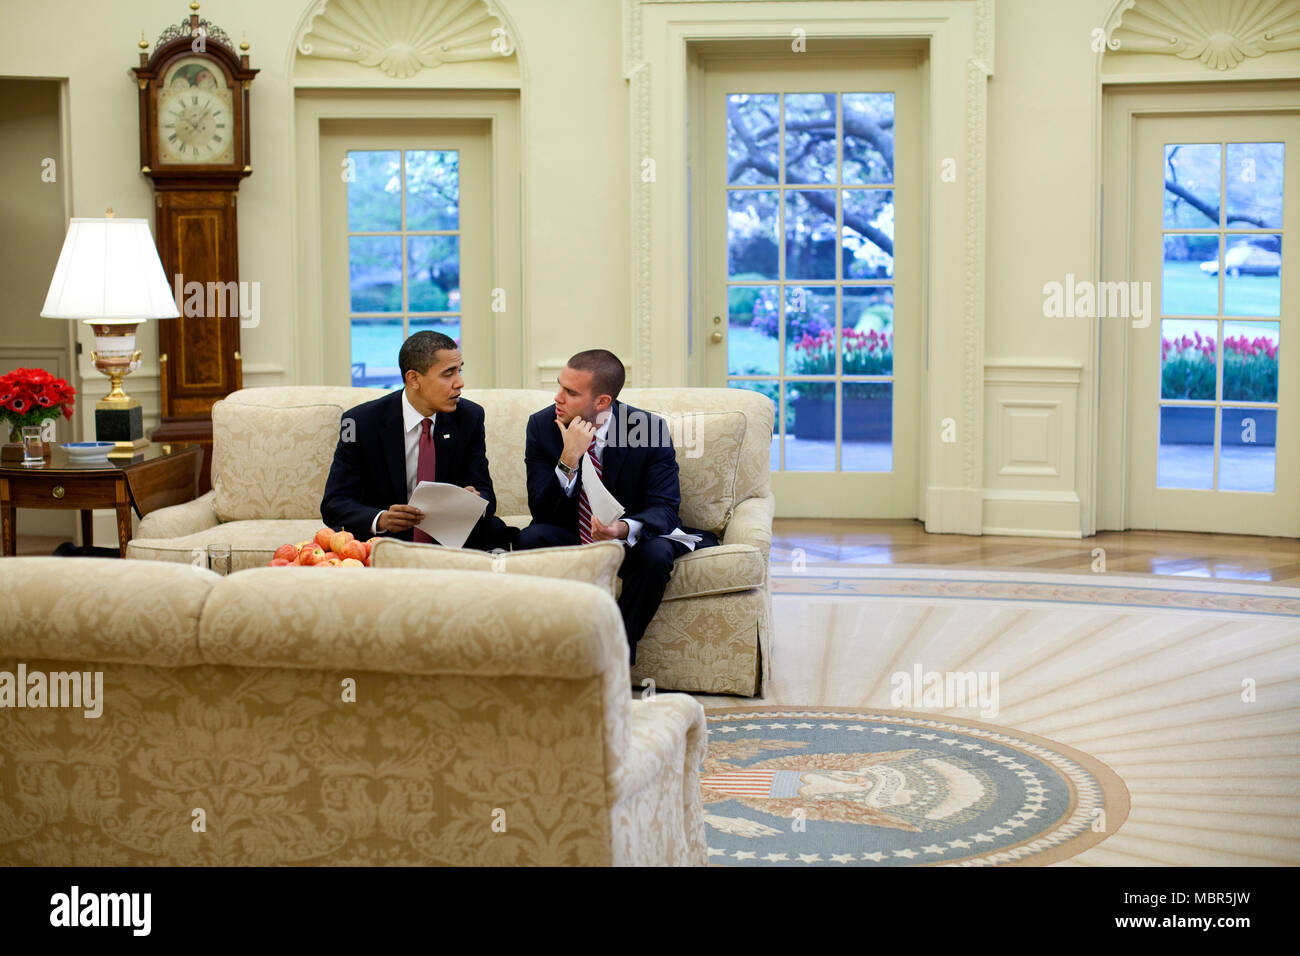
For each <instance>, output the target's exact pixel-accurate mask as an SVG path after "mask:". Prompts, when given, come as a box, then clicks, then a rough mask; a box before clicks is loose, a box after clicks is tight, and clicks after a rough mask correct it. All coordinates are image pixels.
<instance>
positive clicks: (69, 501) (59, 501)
mask: <svg viewBox="0 0 1300 956" xmlns="http://www.w3.org/2000/svg"><path fill="white" fill-rule="evenodd" d="M6 477H7V478H9V494H10V495H11V497H12V501H11V504H13V506H14V507H16V508H112V507H113V506H114V503H115V502H116V496H115V491H114V489H115V488H116V486H117V484H118V483H119V482H122V481H124V480H125V476H123V477H121V478H114V477H112V476H111V475H105V476H104V477H103V478H82V477H77V478H68V477H66V476H60V475H23V476H22V477H21V478H14V477H9V476H6ZM125 490H126V489H125V487H124V488H123V491H125Z"/></svg>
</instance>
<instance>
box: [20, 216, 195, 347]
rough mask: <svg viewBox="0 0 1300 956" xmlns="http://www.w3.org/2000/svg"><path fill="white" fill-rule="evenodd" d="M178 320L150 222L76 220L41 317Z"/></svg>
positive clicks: (98, 320)
mask: <svg viewBox="0 0 1300 956" xmlns="http://www.w3.org/2000/svg"><path fill="white" fill-rule="evenodd" d="M179 315H180V312H178V311H177V310H176V301H175V299H173V297H172V290H171V287H170V286H169V285H168V284H167V276H166V274H164V272H163V267H162V261H161V260H160V259H159V258H158V249H157V247H156V246H155V245H154V242H153V236H152V235H151V234H150V232H149V221H148V220H147V219H73V220H72V221H71V223H70V224H69V225H68V235H67V236H66V237H65V238H64V240H63V251H62V252H60V253H59V264H58V265H57V266H55V267H54V278H53V279H51V280H50V291H49V293H48V294H47V295H46V296H45V308H43V309H41V316H42V317H43V318H46V319H83V320H85V321H86V322H88V323H92V322H93V323H103V324H117V323H134V322H143V321H145V320H146V319H174V318H176V317H177V316H179Z"/></svg>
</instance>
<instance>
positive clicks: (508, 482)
mask: <svg viewBox="0 0 1300 956" xmlns="http://www.w3.org/2000/svg"><path fill="white" fill-rule="evenodd" d="M553 396H554V392H545V391H541V390H540V389H532V388H529V389H524V388H481V389H473V388H467V389H465V390H464V391H463V392H461V397H462V398H468V399H469V400H470V401H471V402H478V403H479V404H480V405H482V406H483V431H484V444H485V446H486V451H487V459H488V469H489V470H490V471H491V472H492V490H493V491H494V492H496V499H497V514H499V515H503V516H504V515H511V514H524V515H526V514H528V470H527V468H526V467H525V466H524V432H525V430H526V428H527V425H528V416H530V415H532V414H533V412H535V411H537V410H538V409H539V408H545V407H546V403H547V402H550V401H553V400H554V398H553ZM529 520H531V518H530V519H529ZM507 523H509V522H507ZM527 523H528V522H527V521H525V522H524V524H525V525H526V524H527Z"/></svg>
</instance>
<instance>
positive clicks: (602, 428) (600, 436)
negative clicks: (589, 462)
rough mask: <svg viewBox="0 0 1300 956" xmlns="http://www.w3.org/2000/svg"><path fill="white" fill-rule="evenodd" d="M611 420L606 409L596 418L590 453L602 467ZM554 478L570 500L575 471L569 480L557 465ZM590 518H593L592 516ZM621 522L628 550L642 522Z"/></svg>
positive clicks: (627, 520)
mask: <svg viewBox="0 0 1300 956" xmlns="http://www.w3.org/2000/svg"><path fill="white" fill-rule="evenodd" d="M613 420H614V415H613V413H612V412H611V411H609V410H608V409H607V410H605V411H603V412H601V413H600V414H599V415H597V416H596V422H597V426H596V447H595V448H593V449H592V451H591V453H592V454H593V455H595V456H596V461H598V462H599V463H600V464H601V466H602V467H603V466H604V464H605V444H606V439H607V437H608V436H609V423H610V422H611V421H613ZM583 454H584V455H585V454H586V452H585V451H584V452H583ZM578 467H579V468H581V467H582V460H581V459H579V460H578ZM555 477H556V478H558V479H560V487H561V488H563V489H564V493H565V495H567V496H568V497H570V498H572V497H573V489H574V487H575V486H576V485H577V484H578V474H577V472H576V471H575V472H574V474H573V477H572V478H570V477H568V476H566V475H565V474H564V472H562V471H560V466H559V465H558V464H557V465H556V466H555ZM592 517H593V518H594V517H595V516H594V515H593V516H592ZM597 520H599V519H597ZM622 520H623V521H626V522H627V537H626V538H625V539H624V541H623V543H624V544H626V545H627V546H628V547H629V548H630V547H632V546H633V545H634V544H636V543H637V541H638V540H640V537H641V526H642V524H643V522H641V521H638V520H637V519H636V518H623V519H622Z"/></svg>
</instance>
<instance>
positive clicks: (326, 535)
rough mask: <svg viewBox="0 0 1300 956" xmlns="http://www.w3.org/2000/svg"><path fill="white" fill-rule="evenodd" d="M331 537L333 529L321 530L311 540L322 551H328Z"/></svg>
mask: <svg viewBox="0 0 1300 956" xmlns="http://www.w3.org/2000/svg"><path fill="white" fill-rule="evenodd" d="M333 536H334V529H333V528H321V529H320V530H319V531H317V532H316V537H315V538H313V539H312V540H313V541H314V542H315V543H316V546H317V547H319V548H320V549H321V550H322V551H328V550H329V549H330V538H332V537H333Z"/></svg>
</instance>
